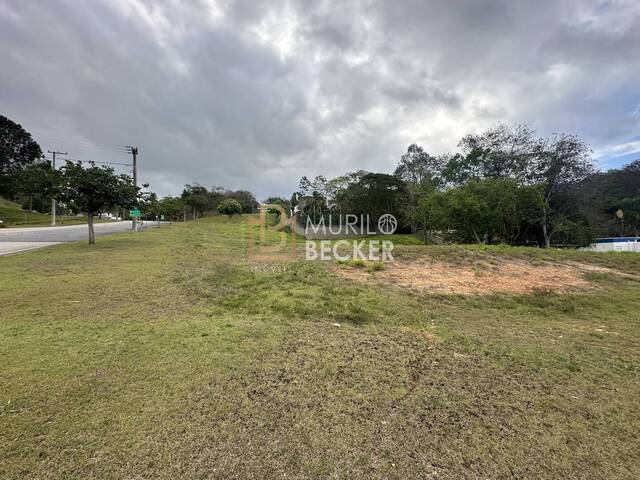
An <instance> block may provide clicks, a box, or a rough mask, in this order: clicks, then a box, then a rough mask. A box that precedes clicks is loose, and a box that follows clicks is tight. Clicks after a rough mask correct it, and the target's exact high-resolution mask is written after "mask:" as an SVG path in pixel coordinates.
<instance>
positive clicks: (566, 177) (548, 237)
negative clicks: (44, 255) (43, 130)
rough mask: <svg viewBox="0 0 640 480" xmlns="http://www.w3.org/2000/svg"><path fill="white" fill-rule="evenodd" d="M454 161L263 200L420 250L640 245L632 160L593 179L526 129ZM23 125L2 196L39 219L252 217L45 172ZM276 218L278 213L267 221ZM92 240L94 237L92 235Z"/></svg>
mask: <svg viewBox="0 0 640 480" xmlns="http://www.w3.org/2000/svg"><path fill="white" fill-rule="evenodd" d="M458 147H459V151H458V152H456V153H448V154H442V155H432V154H430V153H428V152H427V151H426V150H425V149H424V148H423V147H421V146H419V145H417V144H412V145H410V146H409V147H408V149H407V151H406V153H404V154H403V155H402V156H401V157H400V159H399V162H398V164H397V166H396V168H395V171H394V172H393V173H392V174H386V173H376V172H368V171H364V170H359V171H355V172H349V173H346V174H344V175H341V176H338V177H336V178H333V179H327V178H326V177H324V176H321V175H319V176H316V177H314V178H308V177H302V179H301V180H300V182H299V188H298V191H296V192H295V193H294V194H293V195H292V196H291V197H290V198H289V199H285V198H283V197H270V198H267V199H266V200H265V202H264V203H271V204H273V203H276V204H280V205H282V206H283V207H284V208H285V209H286V210H288V211H290V212H291V213H294V212H299V213H300V214H301V215H303V216H306V217H309V218H311V219H313V220H314V221H318V220H319V219H320V218H321V217H322V216H327V215H336V214H337V215H340V214H355V215H358V216H360V215H369V216H370V217H371V219H372V220H374V221H375V220H376V219H377V218H378V217H380V216H381V215H383V214H385V213H391V214H393V215H394V216H395V217H396V218H397V219H398V222H399V227H400V232H411V233H416V234H420V235H421V236H422V238H423V239H424V241H425V243H431V242H436V243H437V242H461V243H486V244H492V243H505V244H510V245H539V246H546V247H548V246H551V245H572V246H577V245H586V244H588V243H590V242H591V241H592V240H593V239H594V238H595V237H598V236H618V235H625V234H626V235H634V236H638V235H640V160H637V161H635V162H632V163H630V164H629V165H627V166H625V167H623V168H620V169H613V170H609V171H606V172H601V171H597V170H596V169H595V166H594V162H593V159H592V157H591V150H590V149H589V147H588V145H587V144H586V143H585V142H584V141H583V140H582V139H581V138H579V137H577V136H575V135H568V134H555V135H552V136H550V137H538V136H537V135H536V134H535V132H534V131H533V130H532V129H530V128H529V127H527V126H525V125H516V126H508V125H502V124H500V125H497V126H495V127H492V128H490V129H488V130H486V131H485V132H483V133H480V134H470V135H466V136H464V137H463V138H462V139H461V140H460V142H459V144H458ZM43 158H44V157H43V155H42V150H41V148H40V147H39V145H38V144H37V143H36V142H35V141H34V140H33V139H32V138H31V135H30V134H29V133H28V132H26V131H25V130H24V129H23V128H22V127H21V126H20V125H18V124H16V123H14V122H12V121H11V120H9V119H8V118H6V117H3V116H0V196H2V197H5V198H7V199H11V200H18V201H20V202H21V203H22V204H23V206H25V207H27V208H29V209H30V210H37V211H41V212H45V213H46V212H48V209H49V205H50V199H51V198H57V199H58V200H60V201H61V202H62V205H63V207H64V208H65V209H68V210H69V211H71V212H74V213H75V212H86V213H87V214H88V222H89V223H90V229H91V223H92V221H93V215H96V214H100V213H101V212H104V211H108V210H109V209H112V210H113V209H128V208H133V207H136V208H139V209H140V210H141V211H142V213H143V215H144V216H146V217H151V218H155V217H156V216H160V215H164V216H165V217H166V218H167V219H172V220H187V219H197V218H198V217H200V216H202V215H204V214H206V213H207V212H217V213H221V214H225V215H230V216H231V215H234V214H239V213H255V212H256V211H257V209H258V207H259V205H258V202H257V201H256V198H255V197H254V195H253V194H252V193H251V192H249V191H246V190H227V189H225V188H223V187H213V188H211V189H207V188H206V187H204V186H202V185H199V184H191V185H185V188H184V190H183V191H182V193H181V195H179V196H167V197H164V198H158V196H157V195H156V194H155V193H154V192H152V191H150V190H148V186H147V185H145V190H142V189H140V188H138V187H135V186H133V185H132V180H131V178H130V177H129V176H127V175H117V174H116V173H115V172H114V171H113V169H111V168H109V167H96V166H93V165H92V166H90V167H83V166H81V165H79V164H73V163H71V162H67V163H66V164H65V165H64V166H63V167H62V168H61V169H60V170H56V171H54V170H53V169H52V168H51V166H50V165H49V164H48V163H47V162H46V161H44V160H43ZM272 213H274V214H277V213H278V212H277V211H276V210H273V212H272ZM91 230H92V229H91Z"/></svg>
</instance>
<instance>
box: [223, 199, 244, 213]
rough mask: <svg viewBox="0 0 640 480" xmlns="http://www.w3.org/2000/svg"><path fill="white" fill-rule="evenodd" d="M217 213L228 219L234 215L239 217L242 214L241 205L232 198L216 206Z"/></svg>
mask: <svg viewBox="0 0 640 480" xmlns="http://www.w3.org/2000/svg"><path fill="white" fill-rule="evenodd" d="M218 213H221V214H222V215H227V216H228V217H229V218H231V217H233V216H234V215H240V214H241V213H242V205H240V202H238V201H237V200H234V199H233V198H227V199H226V200H223V201H222V203H221V204H220V205H218Z"/></svg>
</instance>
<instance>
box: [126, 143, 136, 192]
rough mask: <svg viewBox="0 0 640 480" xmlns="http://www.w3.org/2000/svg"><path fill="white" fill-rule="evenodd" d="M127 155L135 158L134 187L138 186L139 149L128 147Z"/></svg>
mask: <svg viewBox="0 0 640 480" xmlns="http://www.w3.org/2000/svg"><path fill="white" fill-rule="evenodd" d="M127 153H130V154H131V155H132V156H133V185H134V186H135V187H137V186H138V147H132V146H127Z"/></svg>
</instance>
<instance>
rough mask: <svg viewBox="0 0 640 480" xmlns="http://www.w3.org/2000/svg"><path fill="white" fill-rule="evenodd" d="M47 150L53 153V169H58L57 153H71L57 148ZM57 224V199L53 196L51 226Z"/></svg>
mask: <svg viewBox="0 0 640 480" xmlns="http://www.w3.org/2000/svg"><path fill="white" fill-rule="evenodd" d="M47 152H49V153H50V154H52V155H53V160H52V161H51V169H52V170H55V169H56V155H69V154H68V153H67V152H57V151H56V150H54V151H53V152H52V151H51V150H47ZM55 225H56V199H55V198H51V226H52V227H55Z"/></svg>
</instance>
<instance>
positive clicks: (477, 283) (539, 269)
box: [338, 257, 626, 295]
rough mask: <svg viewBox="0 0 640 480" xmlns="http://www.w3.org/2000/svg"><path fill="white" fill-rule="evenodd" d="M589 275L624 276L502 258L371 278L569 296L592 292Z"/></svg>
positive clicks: (444, 288)
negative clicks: (544, 291)
mask: <svg viewBox="0 0 640 480" xmlns="http://www.w3.org/2000/svg"><path fill="white" fill-rule="evenodd" d="M338 272H339V273H340V274H341V275H344V276H346V277H348V278H351V279H354V280H362V281H370V280H371V279H372V275H371V271H367V270H363V269H356V268H340V269H338ZM588 273H604V274H612V275H624V274H622V273H619V272H616V271H614V270H611V269H609V268H605V267H598V266H594V265H585V264H580V263H577V262H570V263H558V264H554V263H548V262H536V263H532V262H528V261H525V260H520V259H503V260H500V261H499V262H491V263H489V262H474V263H471V264H467V265H465V264H454V263H448V262H442V261H439V260H434V259H431V258H428V257H427V258H418V259H414V260H411V261H407V260H403V259H398V261H396V262H389V263H386V264H385V268H384V269H383V270H380V271H376V272H375V275H374V276H373V278H375V279H376V280H377V281H379V282H383V283H391V284H395V285H399V286H402V287H407V288H411V289H416V290H421V291H429V292H434V293H451V294H463V295H473V294H490V293H514V294H527V293H532V292H535V291H538V290H549V291H554V292H559V293H569V292H575V291H582V290H589V289H592V288H594V287H595V285H594V284H593V283H592V282H590V281H589V280H588V279H587V278H585V274H588ZM625 276H626V275H625Z"/></svg>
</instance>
